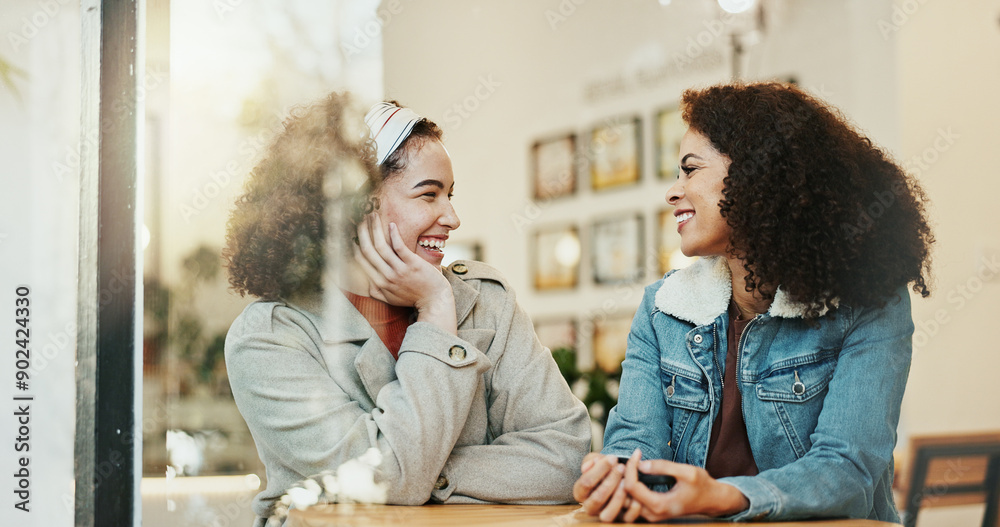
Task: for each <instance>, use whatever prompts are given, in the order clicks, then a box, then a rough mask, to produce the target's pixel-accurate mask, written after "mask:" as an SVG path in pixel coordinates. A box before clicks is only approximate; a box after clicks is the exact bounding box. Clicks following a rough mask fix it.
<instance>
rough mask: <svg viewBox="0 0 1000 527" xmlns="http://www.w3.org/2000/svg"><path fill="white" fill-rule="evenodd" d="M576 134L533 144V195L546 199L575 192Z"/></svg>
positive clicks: (536, 197)
mask: <svg viewBox="0 0 1000 527" xmlns="http://www.w3.org/2000/svg"><path fill="white" fill-rule="evenodd" d="M575 159H576V134H567V135H563V136H559V137H555V138H550V139H544V140H539V141H536V142H535V144H534V145H532V147H531V171H532V185H531V187H532V196H533V198H534V199H536V200H547V199H552V198H559V197H562V196H569V195H571V194H573V193H575V192H576V166H575Z"/></svg>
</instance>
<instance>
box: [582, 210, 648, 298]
mask: <svg viewBox="0 0 1000 527" xmlns="http://www.w3.org/2000/svg"><path fill="white" fill-rule="evenodd" d="M591 233H592V236H593V240H592V241H593V243H592V245H591V247H592V250H591V255H592V258H593V260H592V261H593V266H594V281H595V282H597V283H599V284H614V283H623V282H634V281H636V280H639V279H641V278H642V276H643V274H644V273H643V262H642V252H643V250H642V245H643V243H642V241H643V229H642V215H641V214H635V215H627V216H621V217H617V218H610V219H606V220H598V221H596V222H594V225H593V228H592V229H591Z"/></svg>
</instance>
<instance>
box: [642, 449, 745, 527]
mask: <svg viewBox="0 0 1000 527" xmlns="http://www.w3.org/2000/svg"><path fill="white" fill-rule="evenodd" d="M639 470H642V472H644V473H646V474H666V475H670V476H674V477H675V478H677V483H676V484H674V486H673V487H671V489H670V491H668V492H655V491H652V490H650V489H649V487H647V486H646V485H644V484H642V483H640V482H639V477H638V476H639ZM625 491H626V492H627V493H628V495H629V496H630V497H631V498H632V499H633V500H634V501H635V502H638V503H639V504H640V505H641V509H639V510H638V512H637V514H635V515H634V516H633V512H632V510H631V509H630V510H629V511H628V513H627V514H626V517H625V521H635V519H636V518H637V517H639V516H641V517H643V518H645V519H646V520H648V521H650V522H659V521H663V520H667V519H670V518H677V517H679V516H686V515H691V514H704V515H707V516H727V515H730V514H736V513H737V512H740V511H743V510H746V509H747V507H749V506H750V502H749V501H748V500H747V498H746V496H744V495H743V493H742V492H740V491H739V490H738V489H737V488H736V487H733V486H732V485H727V484H725V483H721V482H719V481H718V480H716V479H714V478H713V477H712V476H709V475H708V472H707V471H706V470H705V469H703V468H700V467H695V466H692V465H685V464H682V463H674V462H672V461H666V460H662V459H654V460H648V461H641V462H640V461H639V459H638V458H637V457H634V456H633V458H632V459H630V460H629V462H628V464H627V465H626V466H625ZM630 516H631V517H630Z"/></svg>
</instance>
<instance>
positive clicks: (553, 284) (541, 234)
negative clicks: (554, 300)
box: [532, 226, 580, 291]
mask: <svg viewBox="0 0 1000 527" xmlns="http://www.w3.org/2000/svg"><path fill="white" fill-rule="evenodd" d="M532 268H533V269H532V277H533V283H534V285H535V289H537V290H539V291H546V290H553V289H573V288H575V287H576V286H577V282H578V281H579V276H580V232H579V229H577V227H576V226H566V227H546V228H542V229H539V230H538V231H536V232H535V235H534V237H533V239H532Z"/></svg>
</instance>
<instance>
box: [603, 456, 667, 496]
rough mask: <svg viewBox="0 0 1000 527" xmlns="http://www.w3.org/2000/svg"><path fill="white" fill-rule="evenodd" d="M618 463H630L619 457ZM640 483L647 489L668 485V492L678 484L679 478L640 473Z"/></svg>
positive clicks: (626, 459) (625, 458)
mask: <svg viewBox="0 0 1000 527" xmlns="http://www.w3.org/2000/svg"><path fill="white" fill-rule="evenodd" d="M618 462H619V463H621V464H625V463H628V458H627V457H621V456H618ZM639 481H640V482H642V484H643V485H646V486H647V487H652V486H653V485H666V486H667V490H669V489H670V488H671V487H673V486H674V484H675V483H677V478H675V477H673V476H667V475H663V474H645V473H643V472H640V473H639Z"/></svg>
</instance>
